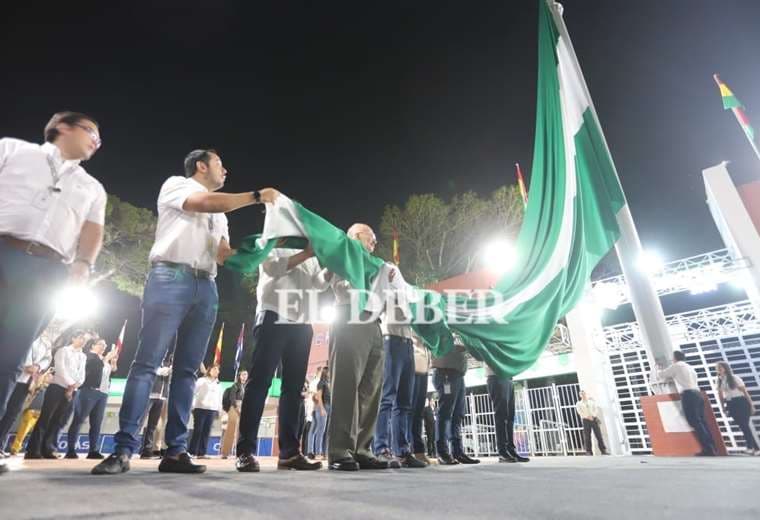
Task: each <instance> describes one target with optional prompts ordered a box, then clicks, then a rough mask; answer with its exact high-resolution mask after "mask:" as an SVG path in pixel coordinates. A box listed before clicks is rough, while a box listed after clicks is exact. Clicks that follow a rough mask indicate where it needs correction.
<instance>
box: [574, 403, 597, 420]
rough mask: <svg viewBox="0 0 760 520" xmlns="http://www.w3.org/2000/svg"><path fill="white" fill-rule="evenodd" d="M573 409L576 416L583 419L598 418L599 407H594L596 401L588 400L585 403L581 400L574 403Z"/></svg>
mask: <svg viewBox="0 0 760 520" xmlns="http://www.w3.org/2000/svg"><path fill="white" fill-rule="evenodd" d="M575 409H576V410H577V412H578V415H580V416H581V417H583V418H584V419H585V418H586V417H592V418H593V417H599V407H598V406H597V405H596V401H594V400H593V399H591V398H588V399H586V400H585V401H584V400H583V399H581V400H580V401H578V402H577V403H575Z"/></svg>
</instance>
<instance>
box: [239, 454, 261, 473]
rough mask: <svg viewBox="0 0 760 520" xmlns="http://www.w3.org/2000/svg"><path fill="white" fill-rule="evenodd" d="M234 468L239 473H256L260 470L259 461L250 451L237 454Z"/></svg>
mask: <svg viewBox="0 0 760 520" xmlns="http://www.w3.org/2000/svg"><path fill="white" fill-rule="evenodd" d="M235 469H236V470H238V471H240V472H241V473H258V472H259V471H260V468H259V461H257V460H256V457H254V456H253V455H251V454H250V453H244V454H242V455H239V456H238V458H237V460H236V461H235Z"/></svg>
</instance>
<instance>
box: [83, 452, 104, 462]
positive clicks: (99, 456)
mask: <svg viewBox="0 0 760 520" xmlns="http://www.w3.org/2000/svg"><path fill="white" fill-rule="evenodd" d="M87 458H88V459H92V460H102V459H105V457H104V456H103V454H102V453H100V452H99V451H91V452H89V453H88V454H87Z"/></svg>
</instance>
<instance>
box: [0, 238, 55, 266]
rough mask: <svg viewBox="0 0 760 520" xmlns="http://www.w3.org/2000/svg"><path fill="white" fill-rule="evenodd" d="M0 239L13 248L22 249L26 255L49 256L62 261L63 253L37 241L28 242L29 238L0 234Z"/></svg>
mask: <svg viewBox="0 0 760 520" xmlns="http://www.w3.org/2000/svg"><path fill="white" fill-rule="evenodd" d="M0 241H2V242H4V243H5V244H7V245H9V246H10V247H12V248H13V249H18V250H19V251H23V252H24V253H26V254H27V255H31V256H41V257H42V258H49V259H50V260H55V261H56V262H63V255H61V254H60V253H58V252H56V251H54V250H53V249H51V248H49V247H48V246H44V245H42V244H38V243H37V242H30V241H29V240H21V239H20V238H16V237H14V236H11V235H0Z"/></svg>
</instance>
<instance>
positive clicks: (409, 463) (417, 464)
mask: <svg viewBox="0 0 760 520" xmlns="http://www.w3.org/2000/svg"><path fill="white" fill-rule="evenodd" d="M399 462H401V467H402V468H427V464H425V463H424V462H422V461H421V460H418V459H417V458H416V457H415V456H414V455H412V454H411V453H407V454H406V455H404V456H403V457H399Z"/></svg>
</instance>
